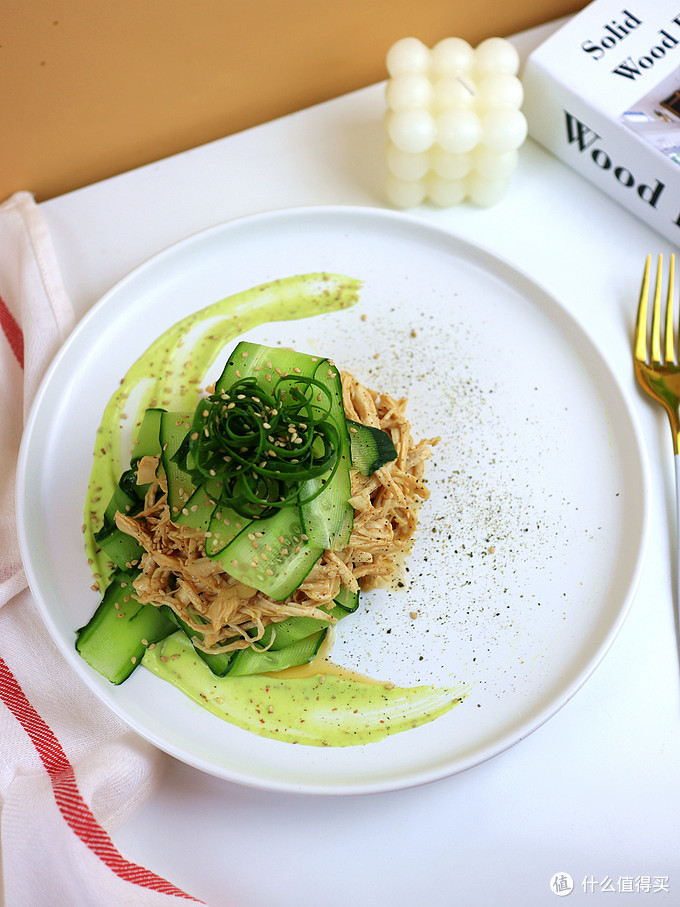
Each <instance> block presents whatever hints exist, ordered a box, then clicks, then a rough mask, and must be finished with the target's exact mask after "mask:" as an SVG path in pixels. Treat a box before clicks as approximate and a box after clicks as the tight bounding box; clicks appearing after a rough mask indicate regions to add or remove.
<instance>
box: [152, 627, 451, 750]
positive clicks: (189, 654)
mask: <svg viewBox="0 0 680 907" xmlns="http://www.w3.org/2000/svg"><path fill="white" fill-rule="evenodd" d="M142 664H143V665H144V666H145V667H146V668H148V669H149V670H150V671H152V672H153V673H154V674H156V675H157V676H158V677H160V678H161V679H163V680H166V681H169V682H170V683H172V684H174V685H175V686H176V687H178V688H179V689H180V690H182V692H183V693H184V694H185V695H187V696H189V698H190V699H193V700H194V702H197V703H198V704H199V705H200V706H202V707H203V708H205V709H207V710H208V711H209V712H212V714H213V715H217V716H218V717H219V718H222V719H223V720H225V721H228V722H230V723H231V724H235V725H237V727H240V728H243V729H245V730H248V731H253V732H254V733H256V734H259V735H260V736H263V737H271V738H272V739H274V740H281V741H283V742H285V743H297V744H303V745H306V746H358V745H361V744H366V743H374V742H375V741H378V740H383V739H384V738H385V737H388V736H389V735H391V734H397V733H400V732H401V731H408V730H411V729H412V728H416V727H419V726H420V725H422V724H425V723H427V722H428V721H433V720H434V719H435V718H438V717H439V716H440V715H443V714H444V713H445V712H448V711H449V710H450V709H452V708H453V707H454V706H456V705H458V704H459V703H460V702H461V701H462V699H463V698H464V697H465V695H466V693H467V687H465V686H464V685H462V684H461V685H460V686H458V687H457V688H444V687H435V686H417V687H396V686H394V685H392V684H379V683H361V682H357V681H356V680H346V679H344V678H342V677H337V676H334V675H332V674H316V675H313V676H311V677H304V678H303V677H293V678H290V679H289V678H284V677H280V676H279V677H268V676H262V675H253V676H251V677H232V678H229V677H215V675H214V674H213V673H212V671H211V670H210V668H209V667H208V666H207V665H206V663H205V662H204V661H202V660H201V659H200V658H199V657H198V656H197V655H196V652H195V651H194V648H193V646H192V645H191V643H190V642H189V640H188V639H187V638H186V636H185V635H184V634H183V633H182V632H178V633H174V634H173V635H172V636H168V637H167V638H166V639H164V640H163V641H162V642H160V643H157V644H156V645H155V646H154V648H153V649H147V650H146V652H145V653H144V658H143V659H142Z"/></svg>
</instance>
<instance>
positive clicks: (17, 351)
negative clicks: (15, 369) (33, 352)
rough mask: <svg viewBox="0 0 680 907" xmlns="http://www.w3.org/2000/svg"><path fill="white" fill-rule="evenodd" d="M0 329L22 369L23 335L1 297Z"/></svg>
mask: <svg viewBox="0 0 680 907" xmlns="http://www.w3.org/2000/svg"><path fill="white" fill-rule="evenodd" d="M0 328H2V332H3V334H4V335H5V337H6V338H7V341H8V343H9V345H10V347H11V350H12V352H13V353H14V355H15V356H16V359H17V362H18V363H19V365H20V366H21V367H22V368H23V367H24V335H23V332H22V330H21V328H20V327H19V322H18V321H17V320H16V318H15V317H14V315H12V313H11V312H10V310H9V309H8V308H7V304H6V303H5V301H4V299H3V298H2V296H0Z"/></svg>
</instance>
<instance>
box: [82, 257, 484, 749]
mask: <svg viewBox="0 0 680 907" xmlns="http://www.w3.org/2000/svg"><path fill="white" fill-rule="evenodd" d="M360 287H361V281H359V280H356V279H354V278H351V277H347V276H344V275H340V274H329V273H313V274H302V275H296V276H293V277H288V278H283V279H281V280H275V281H272V282H270V283H266V284H262V285H260V286H257V287H253V288H252V289H249V290H246V291H244V292H242V293H238V294H236V295H234V296H230V297H227V298H226V299H222V300H220V301H218V302H215V303H213V304H212V305H209V306H207V307H206V308H203V309H201V310H199V311H197V312H194V313H192V314H191V315H188V316H187V317H186V318H184V319H182V320H181V321H179V322H177V323H176V324H175V325H173V326H172V327H171V328H169V329H168V330H167V331H165V333H164V334H162V335H161V336H160V337H159V338H158V339H157V340H155V341H154V342H153V343H152V344H151V345H150V346H149V347H148V349H147V350H146V351H145V352H144V353H143V354H142V355H141V356H140V357H139V359H137V361H136V362H135V363H134V364H133V365H132V366H131V367H130V368H129V369H128V371H127V373H126V374H125V376H124V377H123V379H122V381H121V383H120V385H119V387H118V388H117V389H116V391H115V392H114V393H113V394H112V396H111V398H110V399H109V402H108V404H107V406H106V408H105V410H104V414H103V416H102V419H101V423H100V425H99V428H98V429H97V437H96V442H95V449H94V459H93V466H92V471H91V474H90V480H89V484H88V490H87V499H86V503H85V520H84V530H83V531H84V540H85V550H86V553H87V557H88V563H89V564H90V568H91V570H92V573H93V574H94V578H95V580H96V582H97V583H98V585H99V587H100V588H101V589H104V588H105V587H106V586H107V584H108V581H109V576H110V571H111V567H110V564H109V563H108V559H107V558H106V556H105V555H104V554H103V552H102V551H101V550H100V549H99V547H98V545H97V543H96V541H95V539H94V534H95V532H96V531H97V529H98V528H99V527H100V526H101V523H102V517H103V513H104V509H105V508H106V505H107V503H108V501H109V499H110V497H111V495H112V493H113V491H114V489H115V487H116V485H117V483H118V480H119V478H120V475H121V472H122V471H123V468H124V464H125V467H127V461H128V458H129V456H130V453H131V449H132V443H133V442H134V434H135V431H136V429H137V428H138V426H139V424H140V423H141V419H142V416H143V414H144V411H145V410H146V409H147V408H149V407H156V406H158V407H162V408H164V409H167V410H170V411H190V410H193V409H195V407H196V404H197V402H198V399H199V395H200V392H201V382H202V381H203V380H204V379H205V376H206V374H207V372H208V370H209V369H210V367H211V366H212V365H213V363H214V362H215V360H216V359H217V357H218V356H219V354H220V352H221V351H222V350H224V349H225V347H226V345H227V344H228V343H229V341H231V340H234V339H235V338H237V337H239V336H240V335H241V334H243V333H245V332H246V331H248V330H250V329H251V328H254V327H257V326H259V325H261V324H264V323H266V322H272V321H288V320H293V319H298V318H308V317H311V316H314V315H319V314H322V313H324V312H334V311H338V310H341V309H344V308H348V307H350V306H352V305H354V304H355V303H356V302H357V301H358V298H359V289H360ZM142 665H144V666H145V667H146V668H147V669H148V670H150V671H151V672H152V673H154V674H156V675H157V676H158V677H160V678H162V679H164V680H166V681H168V682H169V683H171V684H173V685H175V686H176V687H178V688H179V689H180V690H181V691H182V692H183V693H184V694H185V695H187V696H188V697H189V698H191V699H193V700H195V701H196V702H197V703H199V704H200V705H201V706H202V707H204V708H206V709H208V710H209V711H210V712H212V713H213V714H214V715H217V716H218V717H219V718H221V719H223V720H226V721H228V722H230V723H232V724H235V725H237V726H238V727H241V728H244V729H245V730H248V731H251V732H253V733H256V734H260V735H262V736H266V737H272V738H274V739H277V740H281V741H285V742H288V743H299V744H306V745H308V746H350V745H356V744H363V743H371V742H373V741H376V740H381V739H383V738H385V737H387V736H388V735H390V734H394V733H398V732H400V731H405V730H408V729H410V728H414V727H418V726H419V725H422V724H424V723H426V722H428V721H432V720H433V719H435V718H437V717H439V716H440V715H443V714H444V713H445V712H447V711H449V710H450V709H452V708H453V707H454V706H456V705H458V704H459V703H460V702H461V700H462V699H463V698H464V696H465V695H466V693H467V688H466V687H464V686H462V685H461V686H459V687H457V688H455V689H453V688H439V687H434V686H418V687H402V688H399V687H394V686H393V685H392V684H378V683H371V682H366V683H364V682H361V681H358V680H355V679H345V678H343V677H338V676H333V675H331V674H328V675H322V674H318V675H313V676H310V677H304V678H300V677H297V678H295V677H290V678H287V677H286V678H284V677H268V676H262V675H260V676H258V675H255V676H252V677H233V678H229V677H223V678H217V677H215V676H214V675H213V674H212V672H211V671H210V669H209V668H208V667H207V665H206V664H205V663H204V662H203V661H201V659H199V658H198V657H197V656H196V653H195V650H194V648H193V646H192V645H191V643H190V642H189V641H188V640H187V638H186V637H185V636H184V635H183V634H182V633H181V632H179V633H176V634H173V635H172V636H170V637H168V638H167V639H166V640H163V641H162V642H161V643H158V644H157V645H156V646H154V647H153V648H149V649H147V651H146V653H145V655H144V658H143V659H142Z"/></svg>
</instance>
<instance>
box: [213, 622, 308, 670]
mask: <svg viewBox="0 0 680 907" xmlns="http://www.w3.org/2000/svg"><path fill="white" fill-rule="evenodd" d="M325 636H326V630H320V631H319V632H318V633H314V634H312V635H311V636H306V637H305V638H304V639H300V640H298V641H297V642H295V643H293V645H290V646H287V647H286V648H285V649H278V650H277V651H267V652H256V651H254V650H253V649H241V650H240V651H239V652H237V653H236V656H235V657H234V660H233V662H232V664H231V667H230V669H229V677H240V676H244V675H246V674H265V673H267V672H269V671H283V670H285V668H294V667H296V666H297V665H302V664H307V663H308V662H310V661H311V660H312V659H313V658H314V656H315V655H316V653H317V652H318V651H319V647H320V646H321V643H322V642H323V641H324V638H325Z"/></svg>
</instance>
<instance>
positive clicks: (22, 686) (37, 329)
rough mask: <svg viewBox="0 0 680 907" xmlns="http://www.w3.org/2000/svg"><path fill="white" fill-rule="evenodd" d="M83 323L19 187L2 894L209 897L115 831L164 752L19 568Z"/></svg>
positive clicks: (3, 450) (1, 752)
mask: <svg viewBox="0 0 680 907" xmlns="http://www.w3.org/2000/svg"><path fill="white" fill-rule="evenodd" d="M73 325H74V315H73V310H72V307H71V304H70V302H69V300H68V298H67V296H66V292H65V290H64V287H63V284H62V281H61V277H60V274H59V268H58V266H57V262H56V258H55V255H54V251H53V248H52V244H51V240H50V237H49V233H48V231H47V227H46V225H45V222H44V220H43V218H42V215H41V213H40V211H39V209H38V207H37V206H36V204H35V202H34V200H33V198H32V196H31V195H30V194H29V193H27V192H20V193H17V194H16V195H14V196H12V197H11V198H9V199H8V200H7V201H6V202H5V203H4V204H2V205H0V401H1V403H0V407H1V412H2V422H1V423H0V426H1V431H0V857H1V863H0V892H2V891H4V903H5V907H42V905H45V907H48V905H49V907H61V905H63V907H89V905H92V907H109V905H111V907H118V905H128V904H129V905H140V907H146V905H149V907H157V905H158V907H160V905H171V904H187V903H192V902H193V903H202V902H200V901H198V900H197V899H195V898H193V897H191V896H190V895H188V894H186V893H185V892H183V891H181V890H180V889H179V888H177V887H175V885H173V884H172V883H171V882H169V881H168V880H166V879H164V878H161V877H160V876H158V875H156V874H155V873H153V872H151V871H150V870H148V869H146V868H144V867H143V866H139V865H137V864H136V863H134V862H133V861H131V860H130V859H128V858H127V857H125V856H124V855H123V854H121V853H120V852H119V851H118V849H117V848H116V846H115V845H114V843H113V841H112V839H111V836H110V834H111V832H112V831H114V830H115V829H116V828H117V827H118V826H120V825H121V824H122V823H123V822H124V821H125V820H126V819H127V818H129V816H130V815H131V814H132V813H133V812H134V810H135V809H136V807H137V806H138V805H139V804H140V803H141V802H142V801H143V800H144V798H145V797H146V796H148V794H149V793H150V792H151V791H152V790H153V787H154V784H155V783H156V781H157V779H158V777H159V774H160V771H161V770H162V764H163V759H164V757H163V756H162V754H160V753H159V752H158V751H156V750H155V749H154V748H153V747H152V746H151V745H150V744H148V743H146V742H145V741H143V740H141V739H140V738H139V737H138V736H137V735H136V734H134V733H133V732H132V731H130V730H128V729H127V728H126V726H125V725H124V724H123V723H122V722H121V721H120V720H119V719H118V718H117V717H116V716H114V715H113V714H112V713H111V712H110V711H109V709H107V708H106V707H105V706H104V705H103V704H102V703H100V702H99V700H98V699H97V698H96V697H95V696H94V694H92V693H91V692H90V691H89V689H88V688H87V687H85V686H84V684H83V683H82V681H81V680H80V679H79V678H78V677H77V676H76V674H74V672H73V671H72V670H71V669H70V667H69V666H68V665H67V664H66V662H65V661H64V660H63V658H62V657H61V655H60V654H59V652H58V650H57V648H56V646H55V645H54V643H53V642H52V640H51V638H50V637H49V635H48V633H47V631H46V629H45V627H44V625H43V624H42V621H41V619H40V617H39V615H38V612H37V608H36V606H35V603H34V601H33V600H32V597H31V594H30V592H29V590H28V589H27V588H26V579H25V577H24V573H23V570H22V566H21V559H20V556H19V550H18V544H17V538H16V529H15V515H14V493H15V468H16V461H17V454H18V450H19V442H20V439H21V432H22V428H23V424H24V421H25V418H26V415H27V412H28V409H29V408H30V405H31V401H32V399H33V397H34V395H35V392H36V390H37V387H38V384H39V382H40V379H41V377H42V375H43V374H44V372H45V369H46V367H47V365H48V364H49V362H50V360H51V359H52V357H53V356H54V354H55V352H56V351H57V349H58V348H59V346H60V345H61V343H62V342H63V341H64V339H65V338H66V336H67V335H68V334H69V332H70V331H71V329H72V328H73ZM1 900H2V899H1V898H0V901H1Z"/></svg>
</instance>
